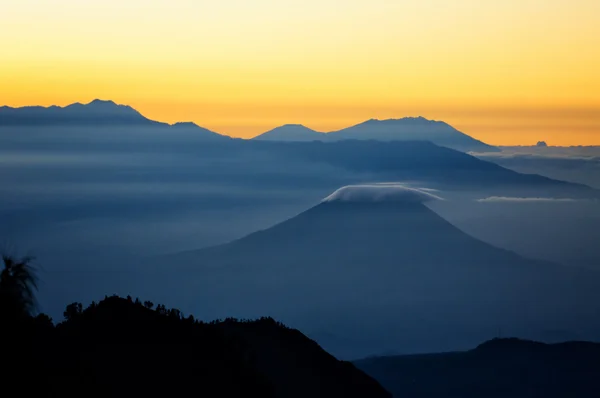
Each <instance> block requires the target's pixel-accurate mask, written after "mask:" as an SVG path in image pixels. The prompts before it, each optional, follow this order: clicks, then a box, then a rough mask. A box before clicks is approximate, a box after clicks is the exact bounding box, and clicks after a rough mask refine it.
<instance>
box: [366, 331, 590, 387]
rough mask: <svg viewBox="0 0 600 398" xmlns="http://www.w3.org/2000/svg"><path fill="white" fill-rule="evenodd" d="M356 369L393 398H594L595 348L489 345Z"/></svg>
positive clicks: (376, 361) (369, 362)
mask: <svg viewBox="0 0 600 398" xmlns="http://www.w3.org/2000/svg"><path fill="white" fill-rule="evenodd" d="M355 364H356V365H357V366H358V367H359V368H361V369H362V370H364V371H365V372H367V373H368V374H370V375H371V376H373V377H375V378H376V379H377V380H378V381H379V382H380V383H382V384H383V386H384V387H386V388H387V389H388V390H389V391H391V392H392V393H393V395H394V396H396V397H415V398H425V397H427V398H450V397H465V398H470V397H472V398H477V397H498V398H500V397H502V398H504V397H506V398H508V397H516V398H534V397H547V398H562V397H596V396H598V391H600V381H599V379H598V377H597V375H598V373H599V372H600V344H596V343H589V342H578V341H572V342H566V343H560V344H543V343H539V342H535V341H526V340H519V339H514V338H511V339H494V340H491V341H488V342H486V343H484V344H481V345H480V346H478V347H477V348H475V349H473V350H469V351H464V352H452V353H443V354H429V355H409V356H390V357H375V358H367V359H364V360H360V361H355Z"/></svg>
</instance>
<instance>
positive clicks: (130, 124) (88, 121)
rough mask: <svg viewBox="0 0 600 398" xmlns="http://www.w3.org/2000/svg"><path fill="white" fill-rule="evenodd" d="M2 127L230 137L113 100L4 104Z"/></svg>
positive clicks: (0, 110)
mask: <svg viewBox="0 0 600 398" xmlns="http://www.w3.org/2000/svg"><path fill="white" fill-rule="evenodd" d="M0 127H13V128H16V127H25V128H30V129H31V128H36V127H39V128H43V127H80V128H103V129H106V128H120V129H123V128H131V129H134V128H135V129H140V128H148V129H150V128H151V129H153V130H156V129H163V130H165V131H173V130H175V129H176V130H177V131H178V132H192V133H195V134H196V135H198V136H201V137H203V138H205V139H207V140H215V139H227V138H229V137H226V136H223V135H221V134H218V133H215V132H213V131H210V130H208V129H205V128H203V127H200V126H198V125H196V124H194V123H191V122H188V123H175V124H173V125H169V124H167V123H161V122H157V121H154V120H150V119H148V118H146V117H144V116H143V115H142V114H141V113H139V112H138V111H136V110H135V109H133V108H132V107H130V106H128V105H117V104H116V103H114V102H113V101H102V100H98V99H96V100H93V101H92V102H90V103H88V104H80V103H75V104H71V105H68V106H65V107H60V106H50V107H42V106H27V107H22V108H11V107H8V106H3V107H0Z"/></svg>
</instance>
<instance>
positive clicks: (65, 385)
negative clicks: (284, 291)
mask: <svg viewBox="0 0 600 398" xmlns="http://www.w3.org/2000/svg"><path fill="white" fill-rule="evenodd" d="M150 306H151V305H150V304H148V302H145V303H144V305H143V304H142V303H141V302H140V301H139V300H136V301H135V302H134V301H133V300H132V299H131V298H128V299H122V298H119V297H116V296H114V297H107V298H105V299H104V300H102V301H100V302H99V303H92V304H91V305H90V306H89V307H88V308H87V309H85V310H82V306H81V304H78V303H74V304H73V305H69V306H67V309H66V311H65V317H66V320H65V321H64V322H62V323H60V324H58V325H57V326H56V327H54V326H53V325H52V323H51V322H50V320H49V319H48V318H44V317H43V316H41V317H37V318H35V319H32V320H30V321H28V322H26V323H25V322H24V323H22V324H20V327H19V328H15V324H17V322H13V323H9V324H7V325H6V326H7V327H6V328H4V329H3V332H5V333H7V334H6V336H4V335H3V336H4V337H6V338H9V337H10V341H11V345H9V346H6V347H5V348H4V349H3V353H2V354H3V360H6V361H7V363H10V364H11V366H9V367H8V368H7V369H6V370H5V372H4V376H5V379H4V384H5V387H8V386H14V385H22V384H20V383H23V382H26V381H27V380H29V381H30V380H35V381H36V382H35V383H33V384H32V385H31V386H30V392H36V393H39V395H40V396H58V395H60V396H76V395H77V396H79V395H81V394H83V395H87V396H94V397H95V396H111V397H131V396H146V395H157V394H158V395H164V396H173V397H178V396H188V395H189V394H190V392H191V391H194V392H195V394H197V395H200V396H219V397H241V396H256V397H273V398H277V397H281V398H294V397H356V398H359V397H360V398H363V397H364V398H371V397H381V398H384V397H385V398H387V397H389V396H390V395H389V393H388V392H387V391H385V390H384V389H383V388H382V387H381V386H380V385H379V384H378V383H377V382H376V381H375V380H373V379H372V378H371V377H369V376H367V375H366V374H365V373H363V372H362V371H360V370H358V369H357V368H356V367H355V366H354V365H352V364H351V363H349V362H343V361H339V360H337V359H335V358H334V357H332V356H331V355H329V354H328V353H327V352H325V351H324V350H323V349H322V348H321V347H319V346H318V345H317V344H316V343H315V342H313V341H311V340H310V339H308V338H307V337H306V336H304V335H303V334H302V333H301V332H299V331H297V330H294V329H290V328H288V327H286V326H284V325H283V324H281V323H279V322H276V321H275V320H273V319H271V318H261V319H258V320H255V321H238V320H235V319H227V320H225V321H216V322H211V323H202V322H197V321H195V319H194V318H193V317H190V316H186V317H184V316H183V315H182V314H181V312H180V311H179V310H177V309H167V308H165V307H164V306H163V305H157V307H156V309H155V310H152V309H150V308H148V307H150ZM11 327H12V328H11ZM13 328H15V329H14V330H13ZM13 332H16V334H12V333H13ZM23 369H27V371H26V372H24V371H23ZM36 395H38V394H36Z"/></svg>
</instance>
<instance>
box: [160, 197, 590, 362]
mask: <svg viewBox="0 0 600 398" xmlns="http://www.w3.org/2000/svg"><path fill="white" fill-rule="evenodd" d="M431 200H441V198H439V197H438V196H436V195H435V194H434V193H432V192H429V191H423V190H420V189H412V188H405V187H400V186H393V185H390V186H383V185H376V186H353V187H345V188H342V189H340V190H338V191H337V192H336V193H334V194H333V195H331V196H330V197H328V198H326V199H325V200H324V201H323V202H321V203H320V204H318V205H316V206H315V207H313V208H311V209H309V210H307V211H305V212H304V213H302V214H299V215H298V216H296V217H294V218H291V219H289V220H287V221H285V222H282V223H280V224H278V225H275V226H274V227H272V228H269V229H266V230H263V231H259V232H256V233H253V234H251V235H249V236H246V237H244V238H242V239H239V240H236V241H233V242H230V243H228V244H224V245H221V246H217V247H212V248H207V249H203V250H199V251H193V252H186V253H182V254H179V255H176V256H174V257H171V258H170V261H172V263H173V264H177V265H175V269H176V270H177V272H173V268H169V275H165V276H164V277H162V278H160V280H161V283H165V284H168V285H169V286H170V287H171V288H172V287H173V286H178V288H177V290H179V291H180V293H181V294H184V295H186V296H187V298H188V299H189V301H188V302H189V303H196V304H197V303H203V302H204V303H210V305H205V306H203V307H202V310H197V311H196V312H200V311H204V313H205V314H206V316H207V317H208V318H219V317H223V316H237V317H242V318H244V317H245V318H251V317H254V316H259V314H263V315H265V314H266V315H271V316H276V317H279V318H281V319H284V320H285V321H286V322H288V323H290V324H292V325H294V326H295V327H300V328H302V329H303V330H305V331H306V332H308V334H309V335H310V336H311V337H312V338H314V339H316V340H317V341H318V342H319V343H320V344H321V345H323V346H324V347H326V348H327V349H328V350H330V351H331V352H333V353H334V354H337V355H339V356H340V357H344V358H359V357H361V356H366V355H372V354H383V353H415V352H433V351H447V350H457V349H465V347H466V348H468V346H469V345H472V344H477V342H480V341H482V340H485V339H487V338H491V337H495V336H497V333H499V330H501V331H502V332H503V333H506V334H510V335H513V336H520V337H526V338H538V339H542V340H543V338H544V333H545V332H546V331H548V330H551V329H556V328H557V327H558V326H560V327H561V328H565V329H568V330H569V331H573V333H575V332H576V333H582V334H584V335H585V337H588V338H591V336H592V335H594V334H595V333H597V332H598V331H600V328H599V327H598V326H599V322H598V317H597V316H596V315H595V314H596V313H597V312H596V311H597V309H598V308H599V304H600V300H599V299H600V294H598V293H597V292H598V286H600V285H599V283H598V281H599V280H600V279H599V278H598V275H597V274H596V273H593V272H591V271H586V270H582V269H575V268H570V267H566V266H561V265H556V264H552V263H545V262H541V261H535V260H531V259H527V258H524V257H521V256H519V255H517V254H515V253H512V252H509V251H506V250H503V249H499V248H496V247H493V246H491V245H489V244H487V243H485V242H482V241H480V240H477V239H475V238H473V237H471V236H469V235H467V234H465V233H464V232H462V231H461V230H459V229H458V228H456V227H455V226H453V225H452V224H450V223H449V222H447V221H446V220H444V219H443V218H442V217H440V216H439V215H437V214H436V213H435V212H433V211H432V210H431V209H430V208H428V207H427V202H429V201H431ZM169 278H171V279H169ZM168 282H170V283H168ZM178 302H179V301H178ZM190 305H193V304H190ZM586 333H587V334H586ZM595 335H596V336H597V334H595ZM578 336H581V335H578Z"/></svg>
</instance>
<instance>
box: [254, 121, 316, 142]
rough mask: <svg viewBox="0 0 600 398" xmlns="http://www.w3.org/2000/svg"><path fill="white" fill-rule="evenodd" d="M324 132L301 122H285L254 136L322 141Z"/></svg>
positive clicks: (271, 139) (266, 138)
mask: <svg viewBox="0 0 600 398" xmlns="http://www.w3.org/2000/svg"><path fill="white" fill-rule="evenodd" d="M323 136H324V134H323V133H319V132H318V131H315V130H312V129H309V128H308V127H305V126H303V125H301V124H285V125H283V126H279V127H276V128H274V129H273V130H269V131H267V132H266V133H263V134H260V135H258V136H256V137H254V138H253V139H254V140H262V141H322V140H323V139H324V138H323Z"/></svg>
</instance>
